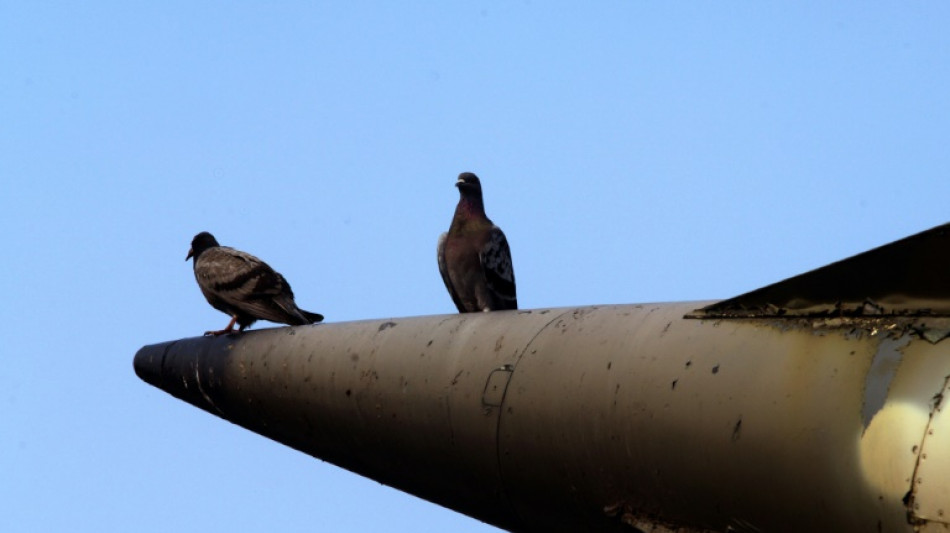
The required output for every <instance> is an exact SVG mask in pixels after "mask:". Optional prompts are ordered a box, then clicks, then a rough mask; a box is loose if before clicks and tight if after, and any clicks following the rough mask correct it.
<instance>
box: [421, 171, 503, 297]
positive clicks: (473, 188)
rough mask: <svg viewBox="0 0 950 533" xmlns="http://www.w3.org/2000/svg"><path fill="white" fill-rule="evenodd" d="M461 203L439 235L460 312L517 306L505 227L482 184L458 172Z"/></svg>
mask: <svg viewBox="0 0 950 533" xmlns="http://www.w3.org/2000/svg"><path fill="white" fill-rule="evenodd" d="M455 186H456V187H458V190H459V203H458V205H457V206H456V207H455V215H454V216H453V217H452V224H451V225H450V226H449V231H448V232H446V233H443V234H442V235H441V236H440V237H439V243H438V247H437V256H438V260H439V273H441V274H442V281H443V282H445V288H446V289H448V291H449V295H450V296H451V297H452V301H453V302H454V303H455V307H457V308H458V310H459V312H460V313H473V312H483V311H499V310H504V309H518V298H517V296H516V293H515V271H514V267H513V266H512V263H511V249H510V248H509V247H508V239H506V238H505V234H504V232H502V231H501V228H499V227H498V226H496V225H495V224H494V223H493V222H492V221H491V220H490V219H489V218H488V217H487V216H486V215H485V204H484V202H483V201H482V184H481V181H480V180H479V179H478V176H476V175H475V174H473V173H471V172H463V173H461V174H459V177H458V180H457V181H456V182H455Z"/></svg>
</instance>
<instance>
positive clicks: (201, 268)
mask: <svg viewBox="0 0 950 533" xmlns="http://www.w3.org/2000/svg"><path fill="white" fill-rule="evenodd" d="M189 257H193V258H194V272H195V279H196V280H197V281H198V287H199V288H200V289H201V292H202V294H204V296H205V298H206V299H207V300H208V303H210V304H211V305H212V306H213V307H214V308H215V309H217V310H219V311H221V312H223V313H225V314H227V315H229V316H231V317H233V318H235V320H236V322H237V323H238V325H239V326H240V329H241V330H243V329H244V328H246V327H248V326H250V325H251V324H253V323H254V322H255V321H257V320H261V319H262V320H269V321H271V322H277V323H281V324H289V325H304V324H312V323H314V322H319V321H321V320H323V316H322V315H320V314H318V313H310V312H307V311H303V310H301V309H300V308H298V307H297V304H296V303H295V302H294V293H293V290H291V288H290V284H289V283H288V282H287V280H286V279H284V277H283V276H282V275H281V274H280V273H279V272H276V271H274V269H272V268H271V267H270V266H268V265H267V263H265V262H263V261H261V260H260V259H258V258H257V257H254V256H253V255H251V254H249V253H247V252H242V251H240V250H235V249H234V248H230V247H227V246H220V245H218V242H217V240H215V239H214V236H212V235H211V234H210V233H207V232H204V233H200V234H198V235H197V236H195V239H194V240H193V241H192V251H191V252H190V253H189ZM222 331H223V332H227V331H229V330H228V329H225V330H222ZM212 333H219V332H212Z"/></svg>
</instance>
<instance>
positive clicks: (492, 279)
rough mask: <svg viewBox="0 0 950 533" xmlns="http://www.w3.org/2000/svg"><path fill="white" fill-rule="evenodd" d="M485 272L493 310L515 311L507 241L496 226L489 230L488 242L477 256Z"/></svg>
mask: <svg viewBox="0 0 950 533" xmlns="http://www.w3.org/2000/svg"><path fill="white" fill-rule="evenodd" d="M478 257H479V260H480V261H481V263H482V270H483V271H484V272H485V281H486V282H487V284H488V290H489V292H490V293H491V294H492V297H493V298H494V300H495V305H494V306H492V308H493V309H517V308H518V298H517V296H516V293H515V270H514V267H513V266H512V263H511V249H510V248H509V247H508V239H506V238H505V234H504V232H502V231H501V228H499V227H498V226H494V225H493V226H492V227H491V230H489V235H488V240H487V241H486V242H485V245H484V246H483V247H482V249H481V252H480V253H479V254H478Z"/></svg>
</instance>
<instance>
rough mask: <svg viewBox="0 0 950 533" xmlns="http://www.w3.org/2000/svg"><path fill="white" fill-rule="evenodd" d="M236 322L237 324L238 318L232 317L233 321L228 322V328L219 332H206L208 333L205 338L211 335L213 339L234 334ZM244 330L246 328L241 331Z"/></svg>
mask: <svg viewBox="0 0 950 533" xmlns="http://www.w3.org/2000/svg"><path fill="white" fill-rule="evenodd" d="M235 322H237V317H236V316H232V317H231V321H230V322H228V325H227V327H226V328H224V329H219V330H217V331H206V332H205V337H207V336H209V335H211V336H213V337H217V336H218V335H226V334H228V333H232V332H234V323H235ZM243 329H244V328H243V327H242V328H241V330H243Z"/></svg>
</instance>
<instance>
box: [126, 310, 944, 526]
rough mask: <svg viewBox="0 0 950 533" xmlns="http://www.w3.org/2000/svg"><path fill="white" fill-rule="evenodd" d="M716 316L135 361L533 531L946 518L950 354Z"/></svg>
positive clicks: (262, 340)
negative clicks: (941, 398)
mask: <svg viewBox="0 0 950 533" xmlns="http://www.w3.org/2000/svg"><path fill="white" fill-rule="evenodd" d="M707 305H708V302H706V303H702V302H700V303H696V302H693V303H679V304H656V305H621V306H601V307H581V308H566V309H550V310H533V311H506V312H495V313H481V314H466V315H448V316H434V317H414V318H405V319H390V320H373V321H361V322H351V323H340V324H327V325H319V326H301V327H293V328H277V329H270V330H259V331H251V332H246V333H244V334H241V335H233V336H226V337H220V338H193V339H184V340H181V341H174V342H170V343H164V344H157V345H152V346H146V347H144V348H142V349H141V350H140V351H139V352H138V354H136V357H135V369H136V372H137V373H138V374H139V376H140V377H142V379H144V380H145V381H147V382H148V383H150V384H152V385H155V386H156V387H159V388H161V389H163V390H165V391H167V392H169V393H170V394H172V395H174V396H176V397H178V398H181V399H183V400H185V401H188V402H191V403H192V404H194V405H196V406H198V407H200V408H202V409H205V410H207V411H209V412H211V413H213V414H216V415H218V416H220V417H222V418H225V419H227V420H230V421H232V422H234V423H237V424H240V425H242V426H244V427H246V428H248V429H250V430H252V431H255V432H258V433H260V434H262V435H265V436H268V437H270V438H272V439H274V440H277V441H279V442H283V443H285V444H287V445H289V446H292V447H294V448H297V449H299V450H301V451H303V452H305V453H308V454H311V455H313V456H315V457H319V458H321V459H324V460H327V461H329V462H332V463H334V464H337V465H339V466H341V467H343V468H346V469H348V470H351V471H353V472H356V473H359V474H361V475H365V476H368V477H371V478H373V479H376V480H378V481H380V482H382V483H385V484H388V485H391V486H394V487H396V488H399V489H402V490H404V491H406V492H409V493H412V494H415V495H418V496H420V497H422V498H425V499H428V500H430V501H433V502H435V503H438V504H440V505H444V506H446V507H449V508H452V509H455V510H457V511H459V512H462V513H465V514H468V515H470V516H473V517H476V518H478V519H480V520H484V521H486V522H489V523H492V524H495V525H498V526H499V527H502V528H505V529H510V530H512V531H579V530H586V531H636V529H640V530H643V531H651V530H655V531H661V530H670V531H685V532H693V531H748V532H752V531H776V532H798V531H836V532H849V531H854V532H866V531H872V532H873V531H881V532H899V531H914V530H915V528H927V527H940V528H943V527H944V526H945V525H946V524H945V521H946V517H945V516H943V515H942V514H941V512H944V513H945V512H946V511H947V510H948V509H950V502H948V501H947V498H948V497H947V494H948V493H950V489H948V487H950V482H948V481H947V480H950V447H947V446H945V445H943V444H942V442H945V441H941V440H940V439H946V435H945V433H950V430H948V429H947V426H948V424H950V423H948V422H947V421H946V415H943V413H944V411H943V410H938V409H937V408H938V407H940V403H939V402H936V401H935V398H936V397H938V395H941V394H944V393H945V388H946V386H947V377H948V376H950V341H946V340H944V341H940V340H939V339H938V340H937V341H936V342H931V341H929V340H926V339H924V338H921V333H920V331H921V330H920V328H919V326H920V324H919V323H917V322H914V321H913V320H910V319H907V318H906V317H904V318H900V317H872V318H868V317H862V318H854V319H846V318H839V319H834V320H827V319H816V320H807V319H794V320H792V319H774V320H771V319H766V320H763V319H754V320H718V319H717V320H696V319H686V318H684V315H686V314H687V313H689V312H690V311H692V310H694V309H697V308H700V307H704V306H707ZM927 320H928V321H930V322H929V325H928V326H927V327H928V328H947V327H950V324H946V323H943V322H942V321H945V320H947V319H939V318H932V317H931V318H928V319H927ZM932 414H933V415H934V416H933V419H932V418H931V415H932ZM931 430H932V431H933V434H932V436H927V437H926V438H925V435H928V432H929V431H931ZM921 450H925V451H926V458H924V456H923V454H922V453H921ZM912 486H914V487H916V489H915V491H912V490H911V488H912ZM934 530H936V529H934Z"/></svg>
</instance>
